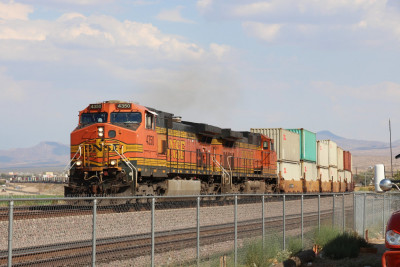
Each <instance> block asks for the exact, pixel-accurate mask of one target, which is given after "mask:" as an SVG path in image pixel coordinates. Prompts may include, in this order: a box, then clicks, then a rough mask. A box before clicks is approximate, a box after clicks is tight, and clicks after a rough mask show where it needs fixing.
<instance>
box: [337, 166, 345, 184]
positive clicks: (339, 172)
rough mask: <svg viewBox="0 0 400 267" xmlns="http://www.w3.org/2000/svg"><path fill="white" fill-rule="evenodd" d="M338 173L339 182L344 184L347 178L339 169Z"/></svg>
mask: <svg viewBox="0 0 400 267" xmlns="http://www.w3.org/2000/svg"><path fill="white" fill-rule="evenodd" d="M337 173H338V177H337V179H338V182H341V183H344V179H345V178H346V176H345V174H344V171H341V170H339V169H338V172H337Z"/></svg>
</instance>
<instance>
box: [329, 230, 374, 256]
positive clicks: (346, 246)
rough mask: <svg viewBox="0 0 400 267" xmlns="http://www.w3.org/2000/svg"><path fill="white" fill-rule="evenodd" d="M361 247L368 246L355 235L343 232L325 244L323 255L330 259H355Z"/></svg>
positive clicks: (362, 239)
mask: <svg viewBox="0 0 400 267" xmlns="http://www.w3.org/2000/svg"><path fill="white" fill-rule="evenodd" d="M361 247H370V245H369V244H368V243H367V242H366V241H365V239H364V238H362V237H360V236H358V235H357V234H356V233H347V232H345V233H342V234H340V235H338V236H337V237H336V238H334V239H333V240H331V241H330V242H328V243H327V244H325V246H324V247H323V253H324V255H325V256H326V257H329V258H332V259H343V258H355V257H357V256H358V254H359V252H360V248H361Z"/></svg>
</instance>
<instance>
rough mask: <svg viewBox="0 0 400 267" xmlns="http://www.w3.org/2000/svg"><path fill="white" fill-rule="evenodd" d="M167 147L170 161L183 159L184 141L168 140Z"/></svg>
mask: <svg viewBox="0 0 400 267" xmlns="http://www.w3.org/2000/svg"><path fill="white" fill-rule="evenodd" d="M168 147H169V149H170V155H171V158H172V159H181V160H183V159H185V148H186V143H185V141H180V140H169V142H168Z"/></svg>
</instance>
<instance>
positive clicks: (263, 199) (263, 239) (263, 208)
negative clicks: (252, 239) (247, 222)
mask: <svg viewBox="0 0 400 267" xmlns="http://www.w3.org/2000/svg"><path fill="white" fill-rule="evenodd" d="M261 202H262V210H261V213H262V249H263V251H264V243H265V196H262V201H261Z"/></svg>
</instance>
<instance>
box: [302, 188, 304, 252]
mask: <svg viewBox="0 0 400 267" xmlns="http://www.w3.org/2000/svg"><path fill="white" fill-rule="evenodd" d="M303 205H304V194H301V249H303V248H304V209H303V208H304V207H303Z"/></svg>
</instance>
